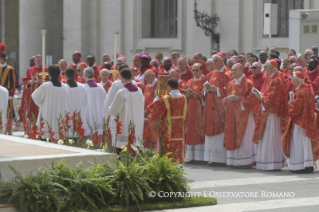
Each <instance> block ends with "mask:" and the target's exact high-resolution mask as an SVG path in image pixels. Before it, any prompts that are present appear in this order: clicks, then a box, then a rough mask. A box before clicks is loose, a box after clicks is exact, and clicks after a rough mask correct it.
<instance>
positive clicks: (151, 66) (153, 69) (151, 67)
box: [132, 64, 158, 77]
mask: <svg viewBox="0 0 319 212" xmlns="http://www.w3.org/2000/svg"><path fill="white" fill-rule="evenodd" d="M132 69H134V68H132ZM147 69H152V71H153V72H154V73H155V77H157V74H158V72H157V68H156V67H155V66H153V64H150V66H149V67H147V68H146V70H147ZM140 73H141V71H140V69H139V70H138V71H136V72H135V76H138V75H139V74H140Z"/></svg>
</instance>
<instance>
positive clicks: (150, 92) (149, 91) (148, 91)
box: [143, 82, 157, 148]
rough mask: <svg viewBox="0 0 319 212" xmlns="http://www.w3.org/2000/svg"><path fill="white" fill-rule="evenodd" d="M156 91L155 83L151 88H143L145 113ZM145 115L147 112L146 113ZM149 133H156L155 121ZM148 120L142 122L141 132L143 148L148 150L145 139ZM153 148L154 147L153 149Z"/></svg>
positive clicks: (147, 142) (148, 145) (152, 122)
mask: <svg viewBox="0 0 319 212" xmlns="http://www.w3.org/2000/svg"><path fill="white" fill-rule="evenodd" d="M156 89H157V82H156V83H155V85H154V86H153V87H149V84H147V85H145V88H144V110H145V111H147V108H148V106H149V105H151V104H152V103H153V101H154V99H155V91H156ZM146 113H147V112H146ZM150 124H151V131H152V132H156V131H157V129H156V124H157V123H156V121H151V123H150ZM148 125H149V123H148V120H144V131H143V146H144V147H145V148H150V147H151V146H150V141H149V140H148V139H147V134H146V131H145V130H146V129H147V128H148V127H149V126H148ZM153 148H154V147H153Z"/></svg>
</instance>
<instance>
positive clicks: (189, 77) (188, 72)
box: [181, 67, 193, 82]
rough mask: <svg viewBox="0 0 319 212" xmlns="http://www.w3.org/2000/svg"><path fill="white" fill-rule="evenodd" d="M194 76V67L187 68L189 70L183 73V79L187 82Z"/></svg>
mask: <svg viewBox="0 0 319 212" xmlns="http://www.w3.org/2000/svg"><path fill="white" fill-rule="evenodd" d="M192 78H193V71H192V67H188V68H187V72H186V73H185V74H183V73H182V76H181V80H182V81H184V82H187V81H188V80H190V79H192Z"/></svg>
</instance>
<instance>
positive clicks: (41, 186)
mask: <svg viewBox="0 0 319 212" xmlns="http://www.w3.org/2000/svg"><path fill="white" fill-rule="evenodd" d="M9 167H10V169H11V170H12V171H13V172H14V174H15V177H14V178H13V179H11V180H10V181H7V182H4V181H1V182H0V202H1V203H2V204H14V206H15V208H16V209H17V210H19V211H20V212H29V211H30V212H38V211H39V212H42V211H48V212H49V211H60V210H61V208H62V207H64V204H65V203H66V201H67V197H68V192H67V189H66V188H65V187H64V186H63V185H61V184H59V183H57V182H54V181H53V180H52V178H50V175H49V173H48V172H47V171H45V170H42V169H39V170H38V174H37V175H33V173H32V172H30V173H27V175H26V177H23V176H22V175H21V174H20V173H19V172H18V171H16V170H15V169H14V168H13V167H12V166H10V165H9Z"/></svg>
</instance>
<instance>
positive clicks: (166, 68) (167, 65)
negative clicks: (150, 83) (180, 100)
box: [158, 57, 173, 75]
mask: <svg viewBox="0 0 319 212" xmlns="http://www.w3.org/2000/svg"><path fill="white" fill-rule="evenodd" d="M171 70H173V66H172V59H171V58H170V57H164V59H163V68H162V69H160V70H159V71H158V75H169V72H170V71H171Z"/></svg>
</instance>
